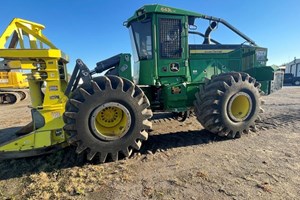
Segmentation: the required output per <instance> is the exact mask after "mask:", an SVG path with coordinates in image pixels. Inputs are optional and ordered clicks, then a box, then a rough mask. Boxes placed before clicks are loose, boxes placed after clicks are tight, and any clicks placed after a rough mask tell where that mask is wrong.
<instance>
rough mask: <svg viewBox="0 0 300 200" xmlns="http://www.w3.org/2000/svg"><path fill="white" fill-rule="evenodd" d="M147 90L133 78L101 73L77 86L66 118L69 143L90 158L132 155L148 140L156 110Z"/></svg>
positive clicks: (104, 159) (65, 115) (103, 159)
mask: <svg viewBox="0 0 300 200" xmlns="http://www.w3.org/2000/svg"><path fill="white" fill-rule="evenodd" d="M148 107H149V101H148V99H147V97H146V96H145V94H144V92H143V91H142V90H141V89H140V88H139V87H138V86H136V85H134V84H133V83H132V82H131V81H129V80H127V79H123V78H120V77H117V76H101V77H96V78H94V79H93V80H92V82H91V84H84V85H82V86H80V87H79V88H77V89H76V90H75V91H74V93H73V94H72V96H71V98H70V99H69V101H68V102H67V104H66V112H65V114H64V121H65V124H66V125H65V127H64V129H65V130H66V132H67V133H69V135H70V138H69V140H68V141H69V143H70V144H74V145H76V146H77V149H76V152H77V153H81V152H87V158H88V160H92V159H94V158H96V157H97V158H99V160H100V162H105V161H106V160H107V158H108V157H110V158H111V160H113V161H116V160H118V158H119V154H120V153H121V154H122V155H123V156H125V157H128V156H130V154H131V153H132V149H136V150H139V149H140V147H141V142H142V141H144V140H147V138H148V133H147V130H148V129H150V128H151V122H150V121H149V120H148V119H149V118H150V117H151V116H152V111H151V110H150V109H148Z"/></svg>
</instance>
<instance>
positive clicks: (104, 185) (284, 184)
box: [0, 87, 300, 200]
mask: <svg viewBox="0 0 300 200" xmlns="http://www.w3.org/2000/svg"><path fill="white" fill-rule="evenodd" d="M264 100H265V101H266V103H265V105H264V107H263V108H264V110H265V112H264V113H263V114H261V117H262V120H261V122H259V123H258V126H257V127H258V131H257V132H255V133H254V132H252V133H251V134H247V135H243V136H242V138H240V139H236V140H223V139H220V138H218V137H215V136H214V135H212V134H210V133H208V132H207V131H206V130H203V128H202V127H201V125H199V123H198V122H197V121H196V119H195V118H194V117H191V118H190V119H188V120H187V121H185V122H183V123H180V122H177V121H174V120H162V121H161V122H156V123H154V124H153V129H154V131H153V132H151V136H150V137H149V139H148V141H146V142H144V144H143V147H142V149H141V151H140V152H135V153H134V155H133V156H131V157H130V158H129V159H126V160H121V161H118V162H114V163H105V164H93V163H89V162H87V161H86V160H85V159H84V158H83V156H80V155H79V156H77V155H76V154H75V153H74V149H73V148H72V147H69V148H66V149H64V150H62V151H59V152H57V153H54V154H51V155H47V156H39V157H35V158H26V159H18V160H6V161H1V163H0V199H110V200H111V199H191V200H196V199H299V197H300V87H284V88H283V89H282V90H281V91H279V92H277V93H274V94H272V95H270V96H268V97H264ZM28 103H29V101H27V102H22V103H19V104H18V105H15V106H0V110H1V115H0V129H4V128H5V130H2V131H0V134H1V133H3V131H11V130H13V129H14V128H13V127H16V126H22V125H25V124H26V123H27V122H28V121H29V119H30V109H29V108H28V107H27V105H28Z"/></svg>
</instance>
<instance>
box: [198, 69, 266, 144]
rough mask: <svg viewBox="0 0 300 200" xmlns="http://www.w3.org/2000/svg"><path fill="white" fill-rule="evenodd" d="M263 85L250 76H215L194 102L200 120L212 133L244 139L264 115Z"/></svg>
mask: <svg viewBox="0 0 300 200" xmlns="http://www.w3.org/2000/svg"><path fill="white" fill-rule="evenodd" d="M260 105H261V100H260V84H259V83H258V82H256V80H255V79H254V78H252V77H250V76H249V75H248V74H246V73H236V72H232V73H224V74H220V75H217V76H214V77H213V78H212V79H211V80H210V81H209V82H208V83H207V84H206V85H204V90H202V92H201V93H200V92H198V93H196V100H195V101H194V106H195V114H196V116H197V119H198V121H199V122H200V123H201V124H202V125H203V126H204V128H206V129H207V130H209V131H210V132H213V133H216V134H218V135H219V136H226V137H228V138H235V137H240V136H241V134H242V133H248V132H249V130H250V128H251V127H254V126H255V121H256V120H257V119H258V114H259V112H260Z"/></svg>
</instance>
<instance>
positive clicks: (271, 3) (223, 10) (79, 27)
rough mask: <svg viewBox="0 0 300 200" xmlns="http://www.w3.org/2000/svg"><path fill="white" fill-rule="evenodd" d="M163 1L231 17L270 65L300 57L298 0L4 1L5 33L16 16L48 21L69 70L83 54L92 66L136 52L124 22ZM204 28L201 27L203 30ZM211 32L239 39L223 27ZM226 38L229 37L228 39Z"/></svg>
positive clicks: (48, 31)
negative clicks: (264, 50)
mask: <svg viewBox="0 0 300 200" xmlns="http://www.w3.org/2000/svg"><path fill="white" fill-rule="evenodd" d="M155 3H159V4H163V5H169V6H172V7H177V8H182V9H186V10H191V11H195V12H199V13H203V14H207V15H212V16H215V17H220V18H223V19H225V20H226V21H228V22H230V23H231V24H232V25H234V26H235V27H237V28H238V29H239V30H240V31H242V32H243V33H245V34H246V35H248V36H249V37H250V38H251V39H253V40H254V41H255V42H256V43H257V44H258V45H260V46H263V47H267V48H268V49H269V51H268V52H269V53H268V54H269V56H268V57H269V62H268V64H269V65H272V64H277V65H280V64H282V63H285V62H289V61H291V60H292V59H294V57H297V58H300V23H299V20H300V12H299V7H300V1H299V0H285V1H284V0H251V1H250V0H244V1H241V0H226V1H221V0H184V1H183V0H156V1H153V0H144V1H142V0H126V1H125V0H123V1H121V0H119V1H113V0H110V1H100V0H51V1H50V0H43V1H41V0H26V1H24V0H14V1H3V2H1V12H0V19H1V20H0V32H1V33H2V32H3V30H4V28H5V27H6V26H7V25H8V24H9V22H10V21H11V20H12V19H13V18H14V17H18V18H24V19H27V20H31V21H35V22H38V23H41V24H43V25H45V26H46V29H45V30H44V34H45V35H46V36H47V37H48V38H49V39H50V40H51V41H52V42H53V43H54V44H55V45H56V46H57V47H58V48H60V49H61V50H63V51H64V52H65V53H67V54H68V55H69V56H70V63H69V65H68V68H69V71H71V70H72V69H73V67H74V63H75V60H76V59H77V58H81V59H82V60H83V61H84V62H85V63H86V64H87V65H88V66H89V68H94V66H95V63H96V62H98V61H100V60H103V59H106V58H109V57H111V56H113V55H116V54H118V53H125V52H126V53H127V52H129V53H131V43H130V38H129V33H128V29H127V28H126V27H124V26H123V22H124V21H126V19H127V18H129V17H130V16H131V15H132V14H133V13H134V11H135V10H136V9H138V8H140V7H141V6H142V5H144V4H155ZM205 23H206V24H204V25H205V27H199V26H198V27H199V29H200V30H201V31H203V30H205V28H206V26H207V22H205ZM219 29H220V30H217V31H215V32H213V33H212V37H213V38H215V39H217V40H218V41H220V42H221V43H222V42H223V43H230V42H240V41H239V40H238V38H237V37H236V36H235V35H234V34H230V33H229V32H228V31H225V30H224V28H222V27H219ZM223 40H224V41H223Z"/></svg>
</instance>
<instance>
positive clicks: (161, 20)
mask: <svg viewBox="0 0 300 200" xmlns="http://www.w3.org/2000/svg"><path fill="white" fill-rule="evenodd" d="M186 32H187V30H186V28H185V17H184V16H172V15H158V16H157V33H156V38H157V44H158V45H157V48H158V59H157V68H158V76H159V77H161V78H163V77H174V78H175V77H182V78H184V77H186V68H187V66H186V65H187V51H186V50H187V33H186ZM163 80H164V79H161V81H163ZM176 80H179V79H178V78H177V79H176ZM179 82H180V81H179ZM163 84H164V83H163Z"/></svg>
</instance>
